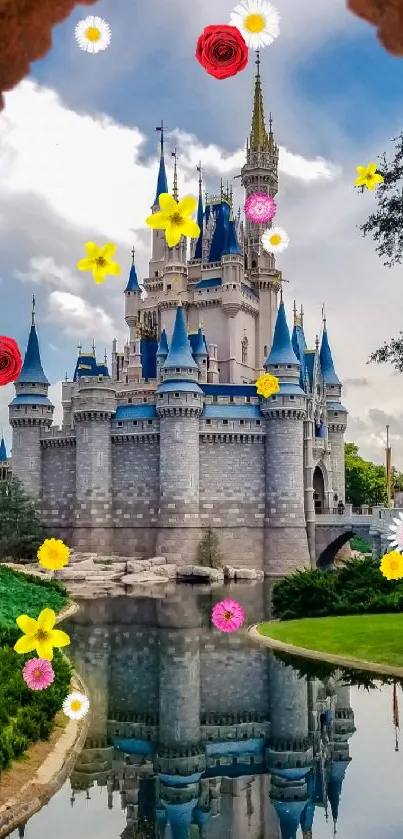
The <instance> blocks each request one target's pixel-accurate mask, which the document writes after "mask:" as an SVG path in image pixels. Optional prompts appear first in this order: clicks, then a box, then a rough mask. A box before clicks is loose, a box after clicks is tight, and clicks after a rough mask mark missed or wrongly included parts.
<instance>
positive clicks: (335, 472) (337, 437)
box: [329, 429, 346, 501]
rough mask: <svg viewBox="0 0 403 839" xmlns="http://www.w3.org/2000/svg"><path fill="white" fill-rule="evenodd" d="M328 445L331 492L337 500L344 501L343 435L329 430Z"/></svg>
mask: <svg viewBox="0 0 403 839" xmlns="http://www.w3.org/2000/svg"><path fill="white" fill-rule="evenodd" d="M329 443H330V446H331V453H330V458H331V464H332V482H333V492H334V493H337V495H338V497H339V499H341V500H342V501H345V500H346V475H345V466H344V433H343V432H341V431H331V430H330V429H329Z"/></svg>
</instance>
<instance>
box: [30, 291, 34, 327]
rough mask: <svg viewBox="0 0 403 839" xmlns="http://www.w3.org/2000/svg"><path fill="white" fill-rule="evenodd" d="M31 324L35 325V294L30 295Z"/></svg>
mask: <svg viewBox="0 0 403 839" xmlns="http://www.w3.org/2000/svg"><path fill="white" fill-rule="evenodd" d="M31 326H35V295H34V294H33V295H32V316H31Z"/></svg>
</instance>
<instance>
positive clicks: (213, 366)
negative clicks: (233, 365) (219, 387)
mask: <svg viewBox="0 0 403 839" xmlns="http://www.w3.org/2000/svg"><path fill="white" fill-rule="evenodd" d="M217 354H218V346H217V344H209V347H208V362H207V381H208V383H209V385H216V384H218V382H219V381H220V373H219V370H218V358H217Z"/></svg>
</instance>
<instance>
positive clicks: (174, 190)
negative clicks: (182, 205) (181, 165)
mask: <svg viewBox="0 0 403 839" xmlns="http://www.w3.org/2000/svg"><path fill="white" fill-rule="evenodd" d="M171 155H172V157H173V158H174V184H173V189H172V195H173V197H174V199H175V201H179V194H178V155H177V152H176V149H175V151H173V152H171Z"/></svg>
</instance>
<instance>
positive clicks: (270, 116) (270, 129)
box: [269, 111, 273, 134]
mask: <svg viewBox="0 0 403 839" xmlns="http://www.w3.org/2000/svg"><path fill="white" fill-rule="evenodd" d="M269 131H270V134H273V117H272V115H271V111H270V114H269Z"/></svg>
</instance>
